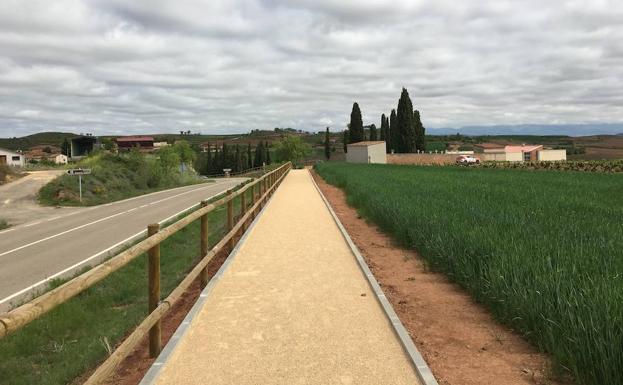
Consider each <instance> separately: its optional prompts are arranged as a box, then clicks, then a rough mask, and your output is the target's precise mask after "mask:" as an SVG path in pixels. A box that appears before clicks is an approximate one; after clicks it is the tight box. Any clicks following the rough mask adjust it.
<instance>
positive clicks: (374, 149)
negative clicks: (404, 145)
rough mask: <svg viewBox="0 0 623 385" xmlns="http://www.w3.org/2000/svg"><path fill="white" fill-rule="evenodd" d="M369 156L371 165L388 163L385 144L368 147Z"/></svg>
mask: <svg viewBox="0 0 623 385" xmlns="http://www.w3.org/2000/svg"><path fill="white" fill-rule="evenodd" d="M368 156H369V157H370V163H382V164H385V163H387V151H386V147H385V142H383V143H378V144H373V145H370V146H368Z"/></svg>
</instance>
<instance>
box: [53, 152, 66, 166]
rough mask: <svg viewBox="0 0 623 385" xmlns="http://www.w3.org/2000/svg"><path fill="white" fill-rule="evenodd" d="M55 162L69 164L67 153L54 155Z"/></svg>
mask: <svg viewBox="0 0 623 385" xmlns="http://www.w3.org/2000/svg"><path fill="white" fill-rule="evenodd" d="M54 163H56V164H67V155H63V154H59V155H56V156H55V157H54Z"/></svg>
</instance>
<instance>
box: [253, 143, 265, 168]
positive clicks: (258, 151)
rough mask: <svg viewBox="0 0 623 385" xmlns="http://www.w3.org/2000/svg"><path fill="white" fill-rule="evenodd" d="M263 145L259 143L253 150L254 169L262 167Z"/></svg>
mask: <svg viewBox="0 0 623 385" xmlns="http://www.w3.org/2000/svg"><path fill="white" fill-rule="evenodd" d="M265 155H266V153H265V152H264V144H262V142H261V141H260V142H259V143H258V144H257V147H256V148H255V167H262V166H263V165H264V156H265Z"/></svg>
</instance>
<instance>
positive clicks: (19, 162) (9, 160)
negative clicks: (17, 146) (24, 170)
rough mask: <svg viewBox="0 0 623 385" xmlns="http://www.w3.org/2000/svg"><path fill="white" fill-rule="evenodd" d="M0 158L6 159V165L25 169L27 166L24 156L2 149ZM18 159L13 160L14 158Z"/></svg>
mask: <svg viewBox="0 0 623 385" xmlns="http://www.w3.org/2000/svg"><path fill="white" fill-rule="evenodd" d="M0 157H6V164H8V165H9V166H13V167H23V166H24V165H25V160H24V155H22V154H18V153H15V152H13V151H7V150H3V149H0ZM14 157H15V158H17V159H13V158H14Z"/></svg>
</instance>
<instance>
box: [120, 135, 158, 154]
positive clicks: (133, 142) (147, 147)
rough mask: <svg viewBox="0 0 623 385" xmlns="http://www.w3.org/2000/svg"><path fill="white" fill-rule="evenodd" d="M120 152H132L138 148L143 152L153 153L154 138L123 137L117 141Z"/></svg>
mask: <svg viewBox="0 0 623 385" xmlns="http://www.w3.org/2000/svg"><path fill="white" fill-rule="evenodd" d="M115 142H117V147H118V148H119V150H122V151H123V150H131V149H133V148H138V149H139V150H142V151H152V150H153V149H154V138H153V137H151V136H122V137H119V138H117V139H115Z"/></svg>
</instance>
